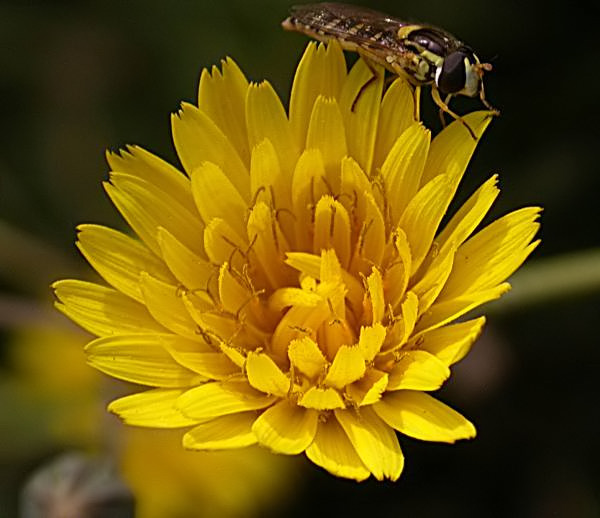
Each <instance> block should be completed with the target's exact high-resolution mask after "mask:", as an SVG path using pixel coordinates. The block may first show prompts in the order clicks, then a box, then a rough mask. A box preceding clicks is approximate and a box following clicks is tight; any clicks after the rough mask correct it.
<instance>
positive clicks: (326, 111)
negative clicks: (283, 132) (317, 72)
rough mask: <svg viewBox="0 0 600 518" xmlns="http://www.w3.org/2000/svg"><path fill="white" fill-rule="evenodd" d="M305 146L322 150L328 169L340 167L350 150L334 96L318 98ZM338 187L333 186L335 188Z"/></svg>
mask: <svg viewBox="0 0 600 518" xmlns="http://www.w3.org/2000/svg"><path fill="white" fill-rule="evenodd" d="M305 147H306V149H318V150H319V151H320V152H321V155H322V157H323V163H324V164H325V168H326V169H328V168H334V167H336V166H337V167H339V163H340V161H341V160H342V158H343V157H344V156H346V154H347V151H348V150H347V148H346V132H345V129H344V120H343V118H342V113H341V111H340V107H339V105H338V103H337V101H336V100H335V99H334V98H331V97H323V96H319V97H318V98H317V100H316V102H315V105H314V108H313V110H312V114H311V117H310V123H309V125H308V133H307V135H306V146H305ZM336 187H337V186H336V185H334V186H333V188H334V189H335V188H336Z"/></svg>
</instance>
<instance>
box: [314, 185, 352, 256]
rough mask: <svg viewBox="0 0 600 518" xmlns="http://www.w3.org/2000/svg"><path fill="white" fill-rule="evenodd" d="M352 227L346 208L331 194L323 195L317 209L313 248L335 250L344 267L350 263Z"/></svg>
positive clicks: (317, 251)
mask: <svg viewBox="0 0 600 518" xmlns="http://www.w3.org/2000/svg"><path fill="white" fill-rule="evenodd" d="M350 243H351V228H350V217H349V215H348V212H347V211H346V208H345V207H344V206H343V205H342V204H341V203H340V202H338V201H336V200H334V199H333V198H332V197H331V196H323V197H322V198H321V199H320V200H319V202H318V203H317V207H316V210H315V234H314V238H313V250H314V252H315V253H320V252H321V251H322V250H329V249H333V250H335V253H336V255H337V257H338V258H339V260H340V263H341V264H342V266H343V267H346V266H347V265H348V264H349V263H350Z"/></svg>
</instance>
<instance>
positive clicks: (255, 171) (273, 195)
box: [250, 138, 291, 210]
mask: <svg viewBox="0 0 600 518" xmlns="http://www.w3.org/2000/svg"><path fill="white" fill-rule="evenodd" d="M250 183H251V186H250V194H251V199H252V201H253V202H254V203H256V202H258V201H264V203H266V204H267V205H269V206H270V207H277V208H278V209H286V210H290V209H291V189H290V182H289V178H288V176H287V175H283V174H282V172H281V167H280V165H279V158H278V157H277V152H276V150H275V147H274V146H273V144H272V143H271V141H270V140H269V139H267V138H265V139H264V140H262V141H260V142H259V143H258V144H256V146H254V148H253V149H252V159H251V162H250Z"/></svg>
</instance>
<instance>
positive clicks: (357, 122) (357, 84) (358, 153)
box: [340, 59, 384, 172]
mask: <svg viewBox="0 0 600 518" xmlns="http://www.w3.org/2000/svg"><path fill="white" fill-rule="evenodd" d="M375 69H376V71H377V78H376V79H375V81H372V82H371V83H370V84H369V86H367V88H363V87H364V85H365V83H366V82H367V81H369V80H371V79H372V77H373V72H372V71H371V69H370V68H369V67H368V66H367V65H366V64H365V62H364V61H363V60H362V59H359V60H358V61H357V62H356V63H355V65H354V66H353V67H352V70H350V73H349V74H348V79H347V81H346V83H345V84H344V87H343V88H342V93H341V99H340V105H341V106H342V110H343V112H344V116H345V125H346V138H347V142H348V150H349V153H348V154H349V155H350V156H352V157H354V159H355V160H356V161H357V162H358V163H359V164H360V166H361V167H362V169H363V171H367V172H370V171H371V165H372V163H373V153H374V150H375V137H376V135H377V125H378V123H379V110H380V99H381V92H382V89H383V77H384V71H383V69H382V68H381V67H380V66H379V65H375Z"/></svg>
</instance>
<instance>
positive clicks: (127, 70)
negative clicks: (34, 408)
mask: <svg viewBox="0 0 600 518" xmlns="http://www.w3.org/2000/svg"><path fill="white" fill-rule="evenodd" d="M363 5H368V6H369V7H372V8H375V9H379V10H382V11H384V12H388V13H390V14H393V15H396V16H399V17H405V18H408V19H412V20H418V21H427V22H430V23H432V24H435V25H439V26H441V27H444V28H445V29H447V30H448V31H450V32H452V33H453V34H455V35H457V36H458V37H460V38H461V39H463V40H464V41H466V42H468V43H469V44H470V45H471V46H472V47H473V48H475V49H476V51H477V53H478V55H479V57H480V58H481V59H482V60H486V61H489V60H491V62H492V63H493V66H494V71H493V72H492V73H490V74H488V75H487V77H486V91H487V97H488V99H489V100H490V101H491V103H492V104H494V106H497V107H498V108H499V109H501V111H502V116H501V117H500V118H498V119H497V120H495V121H494V122H493V123H492V125H491V127H490V129H489V130H488V133H487V134H486V136H485V138H484V139H483V141H482V143H481V144H480V146H479V148H478V150H477V153H476V155H475V157H474V159H473V161H472V163H471V165H470V170H469V171H470V173H469V174H468V175H467V176H466V177H465V181H464V184H463V188H462V191H461V193H462V194H461V196H462V197H463V198H462V199H464V198H465V197H466V196H467V195H468V193H470V192H472V190H473V189H474V188H475V186H477V185H479V184H480V183H482V181H483V180H484V179H486V178H488V177H489V176H490V175H491V174H492V173H494V172H499V173H500V186H501V188H502V194H501V197H500V199H499V200H498V202H497V203H496V205H495V207H494V208H493V211H492V214H491V216H492V217H496V216H498V215H500V214H504V213H506V212H508V211H509V210H513V209H515V208H518V207H521V206H524V205H532V204H535V205H541V206H542V207H544V214H543V217H542V222H543V227H542V231H541V237H542V240H543V242H542V245H541V246H540V247H539V248H538V249H537V250H536V252H535V253H534V256H533V257H532V258H531V259H530V261H529V267H531V268H533V267H534V266H535V265H536V264H541V263H543V261H544V260H547V259H551V258H553V257H558V256H559V255H560V254H576V253H578V252H581V251H585V250H589V249H592V248H593V247H598V245H599V236H600V230H599V223H600V208H599V207H600V202H599V201H598V199H599V194H600V161H599V159H598V150H599V149H600V139H599V136H600V131H598V127H599V125H600V86H599V85H600V73H599V70H600V67H599V66H598V63H599V59H600V58H599V56H600V45H599V44H598V28H599V27H600V10H599V8H598V4H592V3H591V2H590V3H586V2H570V3H569V2H565V1H562V2H553V1H547V2H543V3H542V2H531V3H528V2H523V1H516V0H503V1H499V0H496V1H493V2H484V1H476V0H452V1H447V0H431V1H423V0H420V1H417V0H403V1H402V2H391V1H383V0H382V1H378V2H369V3H367V2H363ZM288 6H289V3H288V2H284V1H281V0H270V1H269V0H257V1H253V2H248V1H242V0H222V1H220V2H208V1H206V0H193V1H185V0H175V1H170V2H159V1H152V0H144V1H141V0H135V1H130V0H125V1H115V0H103V1H92V2H57V1H53V2H42V1H39V2H33V1H32V2H25V1H23V2H7V1H2V2H1V3H0V121H1V124H2V133H1V135H2V137H1V138H0V240H1V241H0V289H1V295H0V310H1V311H2V316H1V317H0V324H2V328H1V329H0V333H2V334H0V339H1V340H2V343H1V344H0V346H1V348H0V358H2V360H1V365H2V367H1V369H2V370H1V371H0V372H8V371H9V370H10V368H11V365H10V358H9V353H8V352H7V351H8V348H9V344H10V343H11V340H12V337H13V333H14V327H15V325H17V326H18V325H19V324H20V325H26V324H27V321H28V320H27V319H28V318H33V317H32V313H36V312H38V311H39V312H41V313H43V314H44V315H45V316H44V318H48V319H53V318H56V319H58V318H59V317H58V316H57V315H54V313H53V312H52V310H51V309H50V304H51V297H50V295H49V288H48V285H49V283H50V282H52V281H53V280H55V279H58V278H62V277H65V276H67V277H77V276H86V277H89V276H90V273H89V270H88V269H87V267H86V266H85V264H84V261H83V260H82V259H81V258H80V257H79V256H78V254H77V252H76V249H75V247H74V244H73V243H74V237H75V231H74V228H75V225H76V224H78V223H81V222H98V223H103V224H107V225H109V226H115V227H117V228H124V225H123V223H122V222H121V221H120V219H119V217H118V216H117V212H116V210H115V209H113V207H112V206H111V205H110V203H109V202H108V200H107V197H106V196H105V195H104V192H103V190H102V188H101V182H102V181H103V180H105V179H106V178H107V172H108V169H107V165H106V163H105V161H104V152H105V149H107V148H110V149H117V148H119V147H121V146H123V145H124V144H126V143H131V144H140V145H142V146H143V147H145V148H146V149H149V150H150V151H152V152H155V153H157V154H158V155H160V156H162V157H164V158H166V159H168V160H170V161H175V163H176V158H175V154H174V151H173V147H172V143H171V136H170V123H169V116H170V113H171V112H173V111H175V110H177V109H178V106H179V102H180V101H182V100H187V101H192V102H195V100H196V91H197V90H196V89H197V82H198V79H199V75H200V71H201V69H202V68H203V67H210V66H212V65H213V64H218V63H219V60H220V59H221V58H223V57H225V56H227V55H229V56H231V57H233V58H234V59H235V60H236V62H237V63H238V64H239V65H240V67H241V68H242V70H244V72H245V73H246V75H247V77H248V78H249V79H251V80H257V81H258V80H262V79H263V78H267V79H269V80H270V81H271V82H272V84H273V85H274V87H275V89H276V90H277V92H278V93H279V95H280V96H281V97H282V98H283V99H284V100H285V101H287V99H288V98H289V88H290V84H291V79H292V76H293V71H294V69H295V66H296V64H297V62H298V60H299V58H300V56H301V52H302V50H303V48H304V46H305V45H306V41H307V39H306V38H305V37H302V36H301V35H298V34H291V33H286V32H284V31H283V30H282V29H281V28H280V26H279V24H280V22H281V21H282V20H283V18H285V16H286V14H287V8H288ZM348 58H349V59H352V58H351V57H350V56H348ZM423 104H424V106H425V108H424V113H425V117H426V118H427V119H428V120H429V121H430V123H431V126H432V127H433V128H434V130H437V129H439V122H438V121H437V116H436V113H435V110H434V109H433V107H432V102H431V101H430V99H429V96H428V95H427V91H425V93H424V96H423ZM453 106H454V108H456V110H457V111H459V112H460V113H464V112H466V111H469V110H471V109H479V108H480V106H479V104H478V103H477V101H474V100H468V99H466V100H462V99H461V100H456V101H455V104H453ZM15 308H19V309H22V310H23V313H22V314H21V313H20V312H19V311H16V310H15ZM499 308H500V306H499ZM46 313H47V314H46ZM36 314H37V313H36ZM23 315H24V316H23ZM599 317H600V294H599V292H598V290H594V289H593V286H590V289H589V290H588V292H587V293H579V294H572V293H568V294H565V296H564V297H553V298H549V299H548V300H542V301H539V300H538V301H536V303H535V304H532V305H529V306H528V307H525V308H522V307H521V308H518V309H514V308H513V309H510V310H508V309H505V310H501V309H498V310H497V311H494V308H493V307H492V308H491V316H490V320H489V322H490V323H489V325H488V328H487V330H486V333H485V334H484V336H483V338H482V339H481V340H480V342H479V343H478V344H477V345H476V346H475V348H474V351H473V353H472V356H470V357H469V359H468V360H466V361H465V362H463V363H462V364H460V365H459V366H458V367H457V369H456V373H455V375H454V376H453V378H452V381H451V382H450V383H449V384H448V386H447V387H445V388H444V389H443V391H442V393H441V395H440V397H441V399H444V400H446V401H448V402H449V403H450V404H452V405H453V406H455V407H456V408H459V409H461V410H462V411H463V412H464V413H465V414H466V415H467V416H469V417H470V418H471V419H472V420H473V421H474V422H475V423H476V425H477V427H478V432H479V435H478V438H477V439H476V440H475V441H473V442H466V443H461V444H459V445H455V446H452V447H449V446H445V445H437V444H425V443H420V442H417V441H413V440H410V439H407V438H402V441H401V444H402V446H403V449H404V451H405V455H406V467H405V471H404V473H403V475H402V477H401V479H400V480H399V481H398V482H397V483H393V484H392V483H377V482H373V481H368V482H366V483H363V484H356V483H353V482H347V481H343V480H337V479H334V478H333V477H331V476H329V475H326V474H325V473H322V472H321V471H319V470H318V469H317V468H310V467H307V466H304V464H305V463H304V462H302V461H300V462H299V463H298V464H297V466H298V469H299V470H301V471H302V474H303V476H302V478H301V483H298V484H297V485H296V486H295V488H294V490H293V491H291V496H289V497H288V498H287V500H285V502H284V503H283V504H280V505H279V507H278V508H277V510H276V511H273V516H289V517H296V516H297V517H301V516H327V515H329V516H363V515H364V514H365V513H368V516H370V517H375V516H404V517H413V516H415V517H440V516H444V517H457V518H458V517H461V518H463V517H496V516H498V517H504V516H507V517H540V518H541V517H575V518H579V517H581V518H587V517H590V518H591V517H596V516H600V425H599V423H600V419H599V413H600V412H599V411H598V406H599V405H598V397H599V396H600V390H599V389H598V385H597V384H598V381H600V376H599V374H598V373H599V372H600V370H599V369H600V343H599V340H598V335H599V333H598V331H597V327H596V326H597V325H598V322H599ZM0 396H1V395H0ZM2 403H3V400H2V399H1V397H0V404H2ZM6 408H7V407H6V406H4V407H0V412H2V413H4V412H5V409H6ZM7 423H8V417H7V415H4V416H3V417H2V419H0V425H3V424H4V425H7ZM6 429H7V430H14V428H10V427H7V428H6ZM14 439H15V438H14V436H13V435H11V433H9V432H6V431H5V432H2V431H1V430H0V441H1V442H3V443H5V446H4V447H3V448H2V449H0V453H2V454H3V455H4V457H3V458H2V459H0V469H1V470H2V471H1V472H0V517H4V516H14V515H15V513H16V511H15V505H16V496H15V494H16V490H17V489H18V488H19V487H20V484H22V483H23V480H24V479H25V477H26V475H27V473H28V470H29V469H30V468H31V467H33V466H35V465H36V463H37V462H38V461H39V460H40V459H43V458H44V456H45V455H48V453H49V449H50V448H49V447H46V446H43V445H42V446H40V445H38V446H37V447H31V448H26V447H23V451H22V452H21V451H20V450H19V451H14V449H12V450H13V451H11V452H10V455H8V456H7V455H5V453H6V452H4V450H11V448H10V446H8V447H7V446H6V444H7V443H8V444H10V442H11V441H13V440H14ZM199 516H202V514H201V513H200V514H199Z"/></svg>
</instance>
